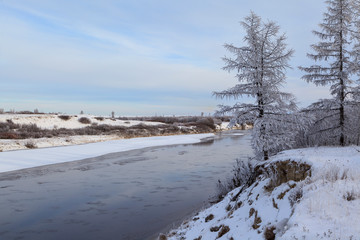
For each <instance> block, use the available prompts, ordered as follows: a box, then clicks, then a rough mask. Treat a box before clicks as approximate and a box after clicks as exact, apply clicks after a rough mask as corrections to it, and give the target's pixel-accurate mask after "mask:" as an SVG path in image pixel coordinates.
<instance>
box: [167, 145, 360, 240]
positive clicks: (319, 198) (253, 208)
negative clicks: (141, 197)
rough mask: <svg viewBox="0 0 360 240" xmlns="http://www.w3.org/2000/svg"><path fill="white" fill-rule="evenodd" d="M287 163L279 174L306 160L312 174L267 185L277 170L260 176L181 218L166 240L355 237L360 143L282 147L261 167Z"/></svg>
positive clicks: (359, 235) (359, 232) (359, 224)
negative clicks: (184, 218) (290, 165)
mask: <svg viewBox="0 0 360 240" xmlns="http://www.w3.org/2000/svg"><path fill="white" fill-rule="evenodd" d="M289 160H290V161H289ZM286 162H288V163H289V162H290V163H292V164H293V166H294V167H295V168H293V172H287V173H284V174H288V176H290V175H291V174H292V175H293V176H295V175H296V174H299V171H300V170H299V166H300V165H301V164H305V165H306V166H309V167H311V169H310V171H311V176H308V177H307V178H305V180H302V181H293V180H288V181H285V182H283V183H282V184H280V185H278V186H276V185H274V186H273V187H274V188H269V186H271V182H275V181H276V178H279V175H281V173H278V172H276V171H275V172H276V174H262V175H260V176H259V177H258V179H257V181H256V182H255V183H253V184H252V185H251V186H250V187H248V188H246V189H243V191H242V192H241V193H240V194H239V195H238V196H236V195H237V194H238V193H239V192H240V188H237V189H234V190H233V191H232V192H230V193H229V194H227V195H226V197H225V198H224V199H223V200H222V201H221V202H219V203H218V204H215V205H213V206H212V207H210V208H208V209H206V210H204V211H202V212H200V213H199V214H197V215H196V216H194V217H193V218H192V219H190V220H189V221H186V222H184V223H183V224H182V225H181V226H180V227H179V228H178V229H175V230H173V231H171V232H170V233H169V234H168V239H173V240H175V239H176V240H177V239H235V240H237V239H275V237H276V239H284V240H290V239H294V240H295V239H352V240H359V239H360V185H359V182H360V147H344V148H339V147H319V148H310V149H298V150H290V151H285V152H283V153H280V154H278V155H277V156H275V157H273V158H272V159H270V160H269V161H268V162H267V163H266V164H265V165H264V166H263V167H264V169H268V170H269V169H271V166H272V167H274V166H276V164H278V165H281V164H285V163H286ZM273 169H274V168H273ZM275 169H276V168H275ZM289 171H290V170H289ZM265 172H266V170H265ZM300 173H301V172H300Z"/></svg>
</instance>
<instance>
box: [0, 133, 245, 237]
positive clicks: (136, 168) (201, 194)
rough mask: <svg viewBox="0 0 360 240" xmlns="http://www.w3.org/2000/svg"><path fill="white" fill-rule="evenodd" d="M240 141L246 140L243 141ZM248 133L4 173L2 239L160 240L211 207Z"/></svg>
mask: <svg viewBox="0 0 360 240" xmlns="http://www.w3.org/2000/svg"><path fill="white" fill-rule="evenodd" d="M241 134H244V135H243V136H242V135H241ZM251 155H252V150H251V147H250V134H249V132H246V131H229V132H223V133H220V134H217V135H216V136H215V138H214V139H208V140H207V141H204V142H202V143H199V144H191V145H176V146H164V147H152V148H146V149H141V150H133V151H128V152H122V153H112V154H107V155H104V156H101V157H96V158H90V159H85V160H81V161H75V162H70V163H62V164H54V165H49V166H43V167H37V168H32V169H26V170H20V171H14V172H11V173H1V174H0V206H1V207H0V211H1V212H0V239H27V240H28V239H30V240H32V239H37V240H38V239H86V240H92V239H96V240H98V239H120V240H121V239H124V240H125V239H126V240H137V239H139V240H140V239H141V240H143V239H154V238H155V237H156V236H157V235H158V234H159V232H166V231H168V230H169V229H171V228H172V227H176V225H178V224H180V223H181V221H182V220H184V219H185V218H186V217H189V216H191V214H193V213H194V212H195V211H198V210H201V209H202V208H204V207H206V206H207V204H208V202H209V199H210V198H211V197H213V196H214V195H215V194H216V184H217V181H218V179H225V178H226V177H227V176H229V174H230V173H231V170H232V167H233V165H234V163H235V159H236V158H239V159H245V158H247V157H249V156H251Z"/></svg>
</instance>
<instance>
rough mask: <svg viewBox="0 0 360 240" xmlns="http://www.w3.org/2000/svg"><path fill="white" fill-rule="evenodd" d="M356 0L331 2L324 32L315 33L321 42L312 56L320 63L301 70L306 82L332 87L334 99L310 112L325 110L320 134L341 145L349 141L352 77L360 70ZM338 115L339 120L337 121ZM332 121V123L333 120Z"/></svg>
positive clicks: (319, 103) (322, 24) (317, 104)
mask: <svg viewBox="0 0 360 240" xmlns="http://www.w3.org/2000/svg"><path fill="white" fill-rule="evenodd" d="M355 2H357V1H354V0H328V1H326V3H327V5H328V8H327V12H326V13H325V14H324V19H323V23H321V24H320V28H321V31H313V33H314V34H315V35H316V36H318V37H319V38H320V40H321V41H320V42H319V43H317V44H313V45H311V47H312V49H313V50H314V52H315V53H311V54H308V57H309V58H311V59H313V60H314V61H315V62H316V63H317V64H316V65H313V66H310V67H300V69H301V70H303V71H305V72H306V74H305V75H304V76H303V79H304V80H306V81H307V82H313V83H314V84H315V85H317V86H318V85H320V86H325V85H330V90H331V94H332V96H333V99H326V100H320V101H319V102H317V103H315V104H313V105H312V106H310V108H308V109H307V110H308V111H311V110H312V111H321V112H322V114H321V118H320V120H321V121H327V123H324V122H321V121H320V120H319V121H317V123H318V126H319V129H318V130H317V131H318V133H325V135H323V137H324V138H331V139H333V138H337V141H338V143H339V144H340V145H341V146H344V145H345V142H346V136H345V135H346V134H345V133H346V128H347V127H348V126H346V122H347V121H346V113H345V109H346V105H348V104H349V102H351V99H350V97H351V95H352V93H353V90H354V88H352V84H353V80H352V78H351V77H352V75H354V73H355V72H356V71H359V65H358V64H356V62H357V61H356V60H355V59H356V58H357V57H358V56H359V55H358V54H357V52H356V51H355V49H356V44H357V42H358V37H357V34H356V25H357V18H358V13H357V11H358V10H357V8H356V7H355ZM314 107H315V108H314ZM316 107H317V108H316ZM335 115H336V118H337V120H336V119H335V120H334V119H333V118H334V116H335ZM330 119H332V121H329V120H330Z"/></svg>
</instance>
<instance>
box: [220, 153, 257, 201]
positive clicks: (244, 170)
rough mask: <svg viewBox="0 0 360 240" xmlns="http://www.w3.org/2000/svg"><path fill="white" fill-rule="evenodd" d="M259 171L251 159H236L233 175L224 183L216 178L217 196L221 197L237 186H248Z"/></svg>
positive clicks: (254, 179)
mask: <svg viewBox="0 0 360 240" xmlns="http://www.w3.org/2000/svg"><path fill="white" fill-rule="evenodd" d="M258 175H259V173H258V172H257V171H256V170H255V166H254V164H253V163H252V162H251V159H247V160H239V159H236V164H235V166H234V168H233V176H232V177H231V178H230V179H228V180H227V181H226V182H225V183H222V182H221V181H220V180H218V198H219V200H221V199H223V198H224V197H225V195H226V194H227V193H228V192H230V191H231V190H233V189H235V188H237V187H243V188H246V187H250V186H251V185H252V184H253V183H254V182H255V181H256V178H257V177H258Z"/></svg>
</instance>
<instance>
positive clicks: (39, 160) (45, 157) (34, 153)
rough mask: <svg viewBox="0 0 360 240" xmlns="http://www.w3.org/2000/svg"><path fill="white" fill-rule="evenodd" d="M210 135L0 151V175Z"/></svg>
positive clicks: (148, 138)
mask: <svg viewBox="0 0 360 240" xmlns="http://www.w3.org/2000/svg"><path fill="white" fill-rule="evenodd" d="M213 136H214V134H191V135H178V136H161V137H144V138H132V139H121V140H114V141H106V142H98V143H89V144H83V145H74V146H65V147H53V148H42V149H31V150H19V151H9V152H0V172H7V171H14V170H19V169H24V168H31V167H37V166H43V165H48V164H55V163H63V162H69V161H75V160H81V159H85V158H90V157H96V156H101V155H104V154H108V153H113V152H123V151H129V150H135V149H141V148H146V147H155V146H164V145H174V144H192V143H197V142H200V141H201V139H204V138H209V137H213Z"/></svg>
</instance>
